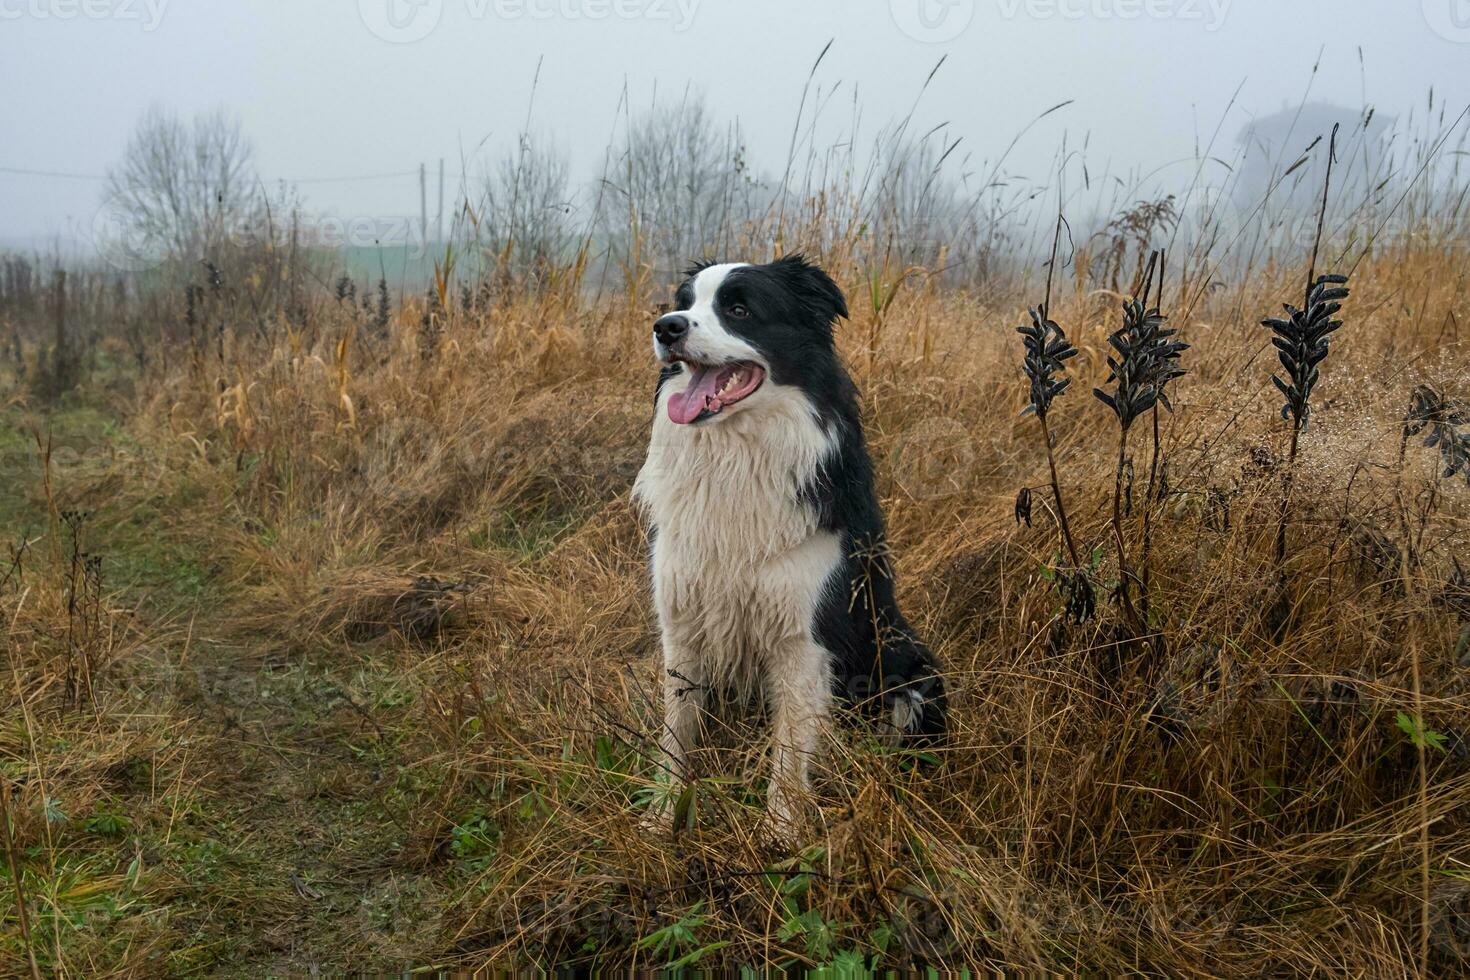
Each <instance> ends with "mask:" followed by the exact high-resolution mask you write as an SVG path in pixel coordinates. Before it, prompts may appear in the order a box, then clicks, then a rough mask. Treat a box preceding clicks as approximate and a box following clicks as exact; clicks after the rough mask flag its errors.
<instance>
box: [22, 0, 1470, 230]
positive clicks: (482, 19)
mask: <svg viewBox="0 0 1470 980" xmlns="http://www.w3.org/2000/svg"><path fill="white" fill-rule="evenodd" d="M390 5H393V9H392V10H390V9H389V7H390ZM395 12H396V14H397V15H398V19H397V20H394V19H393V18H392V17H391V16H390V15H391V14H393V13H395ZM395 25H396V26H395ZM419 34H423V35H424V36H422V37H417V35H419ZM380 35H381V36H380ZM385 38H386V39H385ZM829 38H831V39H834V40H835V43H834V44H833V46H832V49H831V51H830V52H829V54H828V56H827V58H826V60H825V61H824V62H823V64H822V66H821V69H820V72H819V74H818V80H819V81H820V82H821V84H822V85H823V86H824V88H825V89H831V87H832V86H834V85H837V84H838V83H839V82H840V83H841V87H840V88H838V89H837V95H836V97H835V98H834V99H833V101H832V103H831V107H830V108H829V112H831V113H833V114H834V115H835V116H836V117H839V119H840V121H842V122H843V123H845V122H846V121H847V119H848V118H850V114H851V108H850V107H851V101H852V94H853V89H852V87H853V86H856V87H857V93H858V100H859V102H860V103H861V105H862V114H863V122H864V126H865V127H867V129H868V131H869V132H871V131H872V130H873V129H874V128H876V127H877V126H878V125H881V124H882V123H884V122H888V121H891V120H893V119H895V118H897V117H900V116H902V115H903V114H904V113H906V112H907V111H908V109H909V107H910V106H911V105H912V104H913V101H914V99H915V98H916V96H917V95H918V93H919V90H920V87H921V85H922V83H923V81H924V78H925V76H926V75H927V74H928V72H929V70H930V69H931V68H932V67H933V66H934V64H935V62H936V61H937V60H938V59H939V58H940V56H941V55H948V60H947V61H946V63H945V64H944V66H943V67H942V69H941V70H940V71H939V73H938V74H937V75H936V77H935V78H934V80H933V82H932V84H931V85H930V87H929V89H928V91H927V92H926V93H925V94H924V96H923V98H922V100H921V101H920V103H919V110H918V119H919V120H920V121H921V123H923V124H924V126H925V128H927V126H928V125H934V124H937V123H940V122H946V121H947V122H948V123H950V125H951V127H952V129H953V132H954V135H957V136H963V137H964V140H965V142H964V146H965V147H966V148H967V149H968V151H969V152H970V153H972V154H974V155H975V156H976V157H977V158H979V157H992V158H993V157H994V156H995V155H996V154H998V153H1000V152H1001V151H1002V150H1003V149H1004V148H1005V146H1006V144H1008V143H1009V142H1010V141H1011V139H1012V137H1013V136H1014V135H1015V134H1016V133H1017V132H1018V131H1019V130H1020V129H1022V128H1023V127H1024V126H1025V125H1026V124H1027V123H1028V122H1029V121H1031V120H1032V119H1033V118H1034V117H1035V116H1036V115H1037V114H1038V113H1040V112H1042V111H1043V110H1045V109H1046V108H1047V107H1049V106H1052V105H1055V104H1056V103H1059V102H1062V101H1064V100H1067V99H1073V100H1075V102H1074V103H1073V104H1072V105H1070V106H1068V107H1067V108H1066V109H1064V110H1062V111H1060V112H1058V113H1056V114H1054V115H1052V116H1050V117H1048V118H1047V119H1046V120H1044V121H1043V122H1042V123H1041V124H1039V125H1038V126H1036V127H1035V128H1034V129H1033V130H1032V131H1031V132H1029V133H1028V134H1027V135H1026V136H1025V138H1024V139H1023V140H1022V142H1021V143H1020V145H1019V146H1018V147H1017V149H1016V151H1015V153H1014V154H1013V156H1012V158H1011V164H1012V168H1013V169H1015V170H1018V171H1021V172H1023V173H1024V172H1027V168H1040V169H1045V168H1046V166H1047V165H1048V161H1050V160H1051V159H1052V158H1053V157H1054V155H1055V153H1056V149H1057V147H1058V146H1059V145H1060V143H1061V140H1062V138H1063V136H1064V134H1065V135H1066V138H1067V140H1068V144H1069V145H1074V146H1075V145H1080V144H1081V143H1082V141H1083V139H1084V137H1085V138H1087V139H1088V140H1089V149H1088V159H1089V160H1090V161H1091V166H1092V167H1093V169H1094V171H1099V170H1102V169H1103V168H1104V167H1105V166H1110V168H1111V170H1113V171H1124V170H1127V169H1128V168H1130V167H1148V168H1152V167H1156V166H1159V165H1164V164H1168V163H1169V162H1171V161H1176V160H1185V159H1189V158H1192V156H1193V154H1194V150H1195V146H1196V140H1197V139H1198V140H1200V141H1204V140H1207V139H1208V138H1209V136H1210V134H1211V132H1212V131H1213V130H1214V129H1215V127H1216V125H1217V124H1218V123H1219V121H1220V118H1221V116H1222V113H1224V112H1225V110H1226V107H1227V104H1228V103H1229V102H1230V99H1231V96H1232V94H1233V93H1234V92H1235V91H1236V89H1237V88H1239V89H1240V95H1239V98H1238V101H1237V103H1236V106H1235V108H1234V109H1233V110H1232V111H1231V113H1230V115H1229V117H1228V119H1227V123H1226V127H1225V130H1226V132H1227V133H1228V134H1229V136H1230V138H1231V139H1233V135H1234V133H1235V131H1236V130H1238V129H1239V127H1240V126H1241V125H1242V124H1244V123H1246V122H1247V121H1248V120H1249V119H1250V118H1252V117H1253V116H1257V115H1264V114H1267V113H1271V112H1275V111H1278V110H1280V109H1282V108H1283V107H1284V106H1286V105H1288V104H1290V105H1295V104H1296V103H1297V102H1299V101H1301V100H1302V98H1303V97H1304V96H1305V95H1307V94H1308V92H1310V96H1311V98H1313V99H1316V100H1324V101H1331V102H1336V103H1339V104H1343V105H1347V106H1352V107H1358V106H1361V105H1363V104H1364V102H1365V101H1366V102H1367V103H1370V104H1373V105H1376V106H1378V107H1379V109H1380V111H1382V112H1385V113H1390V114H1393V115H1397V116H1401V117H1402V116H1406V115H1407V114H1408V112H1409V111H1410V110H1411V109H1413V108H1414V107H1416V106H1417V107H1420V108H1419V109H1418V111H1419V112H1421V113H1422V112H1423V109H1422V107H1423V106H1424V104H1425V100H1426V96H1427V94H1428V92H1429V90H1430V89H1431V87H1432V88H1433V89H1434V90H1435V91H1436V94H1437V96H1438V97H1439V98H1440V99H1443V100H1446V101H1448V103H1449V104H1450V115H1452V116H1453V115H1454V113H1456V112H1458V111H1459V109H1460V108H1463V107H1464V105H1465V103H1466V102H1467V101H1470V0H1422V2H1421V0H1394V2H1387V0H1371V2H1370V0H1351V2H1348V0H1339V2H1327V0H973V2H972V0H891V2H890V0H864V2H846V3H841V2H838V0H784V2H773V0H740V2H738V3H736V2H733V0H311V2H305V0H278V2H267V0H232V2H223V0H221V2H208V0H0V83H3V91H4V92H5V93H6V97H5V98H3V99H0V168H25V169H32V170H45V171H60V172H66V173H75V174H81V175H98V174H102V173H103V172H104V171H105V170H106V168H107V167H108V166H109V165H110V164H112V163H114V162H115V161H116V160H117V158H118V157H119V155H120V154H121V153H122V150H123V148H124V145H125V143H126V140H127V137H128V134H129V132H130V130H131V129H132V127H133V126H134V124H135V123H136V121H137V119H138V117H139V116H140V114H141V113H142V112H143V111H144V110H145V109H146V108H147V107H148V106H149V105H151V104H155V103H156V104H159V105H162V106H164V107H166V108H170V109H174V110H178V111H180V112H181V113H184V114H185V115H189V114H192V113H194V112H196V111H200V110H206V109H212V108H215V107H218V106H225V107H227V108H229V109H231V110H233V111H234V112H236V113H237V114H238V116H239V118H240V119H241V121H242V123H243V125H244V129H245V131H246V133H247V135H248V136H249V137H250V138H251V140H252V142H253V143H254V146H255V149H256V163H257V167H258V169H259V170H260V172H261V174H262V175H263V176H265V177H266V178H267V179H272V180H273V179H276V178H286V179H293V180H306V181H308V182H306V183H302V184H301V185H300V190H301V192H302V194H303V195H304V197H305V199H306V201H307V203H308V204H309V205H310V206H311V207H313V208H314V209H319V210H326V211H332V212H335V213H338V214H342V215H406V214H416V213H417V211H418V207H419V191H418V181H417V178H416V177H396V178H392V179H384V180H358V181H346V180H343V179H342V178H348V177H358V176H363V175H371V174H378V173H384V172H398V171H411V170H414V169H415V168H417V166H418V165H419V164H420V163H421V162H428V163H429V165H430V168H431V170H432V169H433V168H435V167H437V162H438V160H439V158H441V157H444V158H447V159H448V161H449V163H448V166H449V168H450V169H451V171H454V170H458V168H459V165H460V161H461V159H466V158H468V159H471V160H473V161H479V162H480V163H484V162H485V161H487V160H491V159H493V158H495V157H497V156H499V155H501V154H502V153H504V152H505V150H506V148H507V147H508V146H510V145H512V144H513V141H514V138H515V134H516V133H517V131H519V130H520V129H521V128H522V126H523V125H524V122H525V119H526V116H527V112H528V100H529V99H530V97H531V87H532V86H531V82H532V78H533V76H534V75H535V72H536V67H537V63H538V59H539V60H540V62H541V72H540V81H539V85H538V87H537V91H536V93H535V99H534V104H531V105H529V111H530V115H531V120H532V123H531V125H532V129H534V130H537V131H539V132H542V133H550V134H553V135H554V137H555V139H556V141H557V142H558V143H559V144H560V145H561V146H562V147H564V148H565V149H566V150H567V151H568V152H569V153H570V154H571V157H572V159H573V161H574V163H575V165H576V168H577V173H578V174H579V175H582V176H586V175H590V174H592V173H593V172H595V170H596V167H597V164H598V162H599V161H600V160H601V158H602V154H603V149H604V147H605V146H606V144H607V142H608V138H609V134H610V132H611V130H612V128H613V126H614V123H615V109H616V106H617V104H618V99H619V96H620V93H621V92H622V90H623V88H624V86H625V85H626V87H627V90H628V93H629V97H630V100H631V102H632V103H633V106H634V108H635V111H636V109H637V108H639V107H641V106H644V105H646V104H647V103H648V101H649V100H650V98H651V97H652V95H653V92H654V86H655V84H656V85H657V87H658V91H659V93H660V94H661V95H666V96H669V97H671V98H677V97H678V95H679V94H680V92H681V91H682V90H683V89H684V88H685V87H686V86H694V87H695V88H697V89H698V90H700V91H702V92H703V93H704V94H705V96H706V98H707V101H708V104H709V107H710V109H711V110H712V112H713V114H714V116H715V117H716V119H717V120H721V121H723V120H728V119H731V118H735V117H738V118H739V120H740V123H741V125H742V127H743V129H744V132H745V135H746V139H747V143H748V146H749V149H750V155H751V156H752V157H753V158H754V159H755V161H756V163H757V165H758V167H759V168H760V169H761V170H763V171H765V172H771V171H774V172H776V173H777V174H779V172H780V169H781V166H782V164H783V162H784V159H785V156H786V151H787V144H788V141H789V139H790V137H791V126H792V121H793V119H794V117H795V114H796V111H797V105H798V101H799V98H800V93H801V87H802V84H803V82H804V80H805V79H806V76H807V73H808V71H809V69H810V67H811V64H812V62H813V60H814V59H815V58H816V56H817V54H818V52H819V51H820V50H821V48H822V46H823V45H824V44H825V43H826V42H827V40H828V39H829ZM1360 48H1361V59H1362V61H1361V65H1360V61H1359V57H1360V55H1359V49H1360ZM1319 50H1322V54H1321V61H1320V68H1319V70H1318V71H1317V73H1316V74H1315V76H1313V73H1312V65H1313V63H1314V61H1316V60H1317V57H1318V52H1319ZM431 194H432V191H431ZM100 196H101V184H100V182H99V181H96V180H90V179H67V178H61V177H40V176H26V175H18V174H13V173H7V172H3V170H0V242H10V243H25V244H31V245H35V244H42V243H43V242H42V240H43V239H44V238H45V237H46V236H61V237H66V236H68V235H69V234H71V233H72V232H73V231H74V230H75V229H76V228H77V227H78V226H86V225H87V223H88V222H90V220H91V216H92V214H93V213H94V212H95V211H96V208H97V204H98V202H99V199H100Z"/></svg>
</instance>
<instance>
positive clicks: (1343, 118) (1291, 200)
mask: <svg viewBox="0 0 1470 980" xmlns="http://www.w3.org/2000/svg"><path fill="white" fill-rule="evenodd" d="M1334 124H1335V125H1337V126H1338V132H1337V163H1336V165H1335V166H1334V167H1333V171H1332V187H1333V192H1332V196H1333V198H1334V200H1335V201H1337V202H1343V203H1345V204H1347V206H1348V207H1349V208H1351V207H1355V206H1356V205H1357V204H1358V203H1359V202H1361V201H1362V200H1363V198H1364V196H1365V195H1366V194H1367V193H1368V192H1369V190H1370V189H1371V188H1372V187H1374V186H1376V185H1377V184H1378V183H1379V182H1381V181H1382V180H1383V178H1384V177H1385V176H1386V175H1387V162H1388V143H1389V141H1388V139H1387V137H1388V134H1389V132H1390V130H1391V129H1392V125H1393V117H1391V116H1386V115H1383V114H1382V113H1377V112H1373V111H1372V110H1371V109H1363V110H1357V109H1348V108H1346V107H1343V106H1335V105H1330V104H1328V103H1325V102H1308V103H1306V104H1305V105H1303V106H1301V107H1300V108H1289V109H1282V110H1281V111H1280V112H1274V113H1272V114H1271V115H1269V116H1262V117H1260V118H1259V119H1254V120H1252V121H1251V122H1249V123H1247V124H1246V125H1245V126H1243V127H1242V128H1241V130H1240V134H1239V135H1238V136H1237V137H1236V142H1237V144H1238V145H1239V146H1240V147H1241V153H1240V164H1239V169H1238V171H1237V173H1236V178H1235V182H1234V185H1233V192H1232V195H1231V196H1232V197H1233V198H1234V199H1235V203H1236V206H1237V207H1238V208H1240V209H1242V210H1243V211H1251V210H1253V209H1254V208H1256V207H1257V205H1259V204H1260V203H1261V200H1262V198H1264V197H1265V196H1266V192H1267V190H1270V191H1271V197H1270V201H1269V202H1268V204H1267V210H1268V211H1270V212H1271V213H1277V214H1279V213H1281V212H1282V211H1284V210H1288V209H1291V210H1295V209H1298V208H1303V207H1307V206H1313V202H1315V201H1316V200H1318V199H1319V197H1318V195H1320V194H1321V191H1322V177H1323V171H1324V168H1325V167H1326V165H1327V152H1326V150H1327V139H1328V137H1329V136H1330V135H1331V133H1332V127H1333V125H1334ZM1319 136H1320V137H1321V138H1322V142H1321V144H1319V145H1318V146H1317V147H1316V148H1315V149H1314V150H1313V151H1312V158H1311V162H1310V163H1308V164H1306V165H1304V166H1303V167H1301V168H1300V169H1299V170H1296V171H1295V172H1293V173H1292V174H1291V175H1290V176H1289V177H1285V178H1284V179H1282V175H1283V174H1285V173H1286V171H1287V170H1289V169H1290V168H1291V165H1292V164H1293V163H1295V162H1296V161H1297V160H1298V159H1300V158H1301V156H1302V153H1303V152H1304V151H1305V150H1306V148H1307V147H1308V146H1310V145H1311V143H1312V141H1313V140H1315V139H1317V138H1318V137H1319ZM1277 181H1279V183H1277V184H1276V186H1275V187H1274V188H1272V184H1273V183H1274V182H1277ZM1349 202H1351V203H1349Z"/></svg>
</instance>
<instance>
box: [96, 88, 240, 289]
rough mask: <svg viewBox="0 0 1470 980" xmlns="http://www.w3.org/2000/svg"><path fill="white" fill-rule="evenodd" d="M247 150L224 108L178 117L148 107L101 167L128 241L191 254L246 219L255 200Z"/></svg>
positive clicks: (218, 241)
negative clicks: (114, 159)
mask: <svg viewBox="0 0 1470 980" xmlns="http://www.w3.org/2000/svg"><path fill="white" fill-rule="evenodd" d="M252 162H253V153H252V150H251V146H250V143H249V141H248V140H247V139H246V138H245V136H244V134H243V133H242V131H241V129H240V124H239V122H238V120H236V119H235V118H233V117H232V116H229V115H228V114H226V113H225V112H223V111H215V112H211V113H206V114H202V115H199V116H196V117H195V118H194V119H192V120H190V121H188V122H185V121H183V120H181V119H180V118H179V117H178V116H176V115H174V114H172V113H169V112H166V111H164V110H163V109H161V108H158V107H156V106H155V107H154V108H151V109H149V110H148V111H147V112H146V113H145V114H144V116H143V118H142V119H141V120H139V122H138V126H137V129H135V130H134V132H133V135H132V137H131V138H130V139H129V140H128V146H127V151H126V153H125V154H124V156H123V160H122V162H121V163H120V164H119V165H117V166H116V167H114V168H112V169H111V170H109V171H108V177H107V195H108V203H109V206H110V207H111V208H112V209H114V211H115V212H116V214H117V216H118V217H119V220H120V221H122V222H123V224H124V226H125V227H124V228H123V229H122V230H123V231H124V233H125V234H126V236H127V238H128V240H129V241H130V242H132V243H133V244H134V247H137V248H143V249H147V250H148V251H149V252H152V253H156V254H158V255H160V256H162V257H167V258H169V259H173V260H176V261H180V262H192V261H197V260H199V259H201V258H204V257H205V256H207V255H209V254H211V252H212V251H213V250H215V249H217V248H218V247H219V246H220V245H222V244H223V243H224V242H225V241H226V240H227V239H228V238H229V236H230V235H231V234H232V233H233V231H235V230H236V229H237V228H238V227H239V226H240V225H241V224H243V223H244V222H246V221H247V220H248V219H249V217H250V215H251V209H252V206H253V203H254V201H255V184H256V176H255V173H254V168H253V166H252Z"/></svg>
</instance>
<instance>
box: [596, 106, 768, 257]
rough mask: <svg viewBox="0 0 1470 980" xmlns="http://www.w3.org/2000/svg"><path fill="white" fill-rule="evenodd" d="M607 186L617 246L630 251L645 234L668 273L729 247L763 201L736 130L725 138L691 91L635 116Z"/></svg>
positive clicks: (606, 205)
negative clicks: (737, 232) (675, 102)
mask: <svg viewBox="0 0 1470 980" xmlns="http://www.w3.org/2000/svg"><path fill="white" fill-rule="evenodd" d="M606 190H607V193H606V194H605V195H604V200H603V208H602V211H603V213H602V215H601V224H602V228H603V232H604V235H605V237H606V239H607V240H608V242H609V243H610V244H611V245H612V247H613V249H614V250H615V251H618V252H620V253H622V254H624V255H627V254H628V253H629V252H630V250H631V249H632V247H633V246H634V244H635V243H634V242H633V241H632V239H633V238H635V237H638V236H641V237H642V238H643V241H642V242H641V243H637V244H639V245H641V247H642V249H643V250H644V252H645V253H646V254H647V255H648V256H649V257H650V258H651V259H652V260H653V261H654V262H656V263H658V264H659V265H660V266H661V267H662V268H663V270H664V271H665V272H669V271H672V270H676V269H679V268H681V267H682V266H683V265H684V264H686V263H687V262H688V261H689V260H690V259H692V258H699V257H702V256H708V257H715V256H716V255H717V254H719V253H722V252H723V251H724V250H726V249H728V248H729V247H730V246H731V244H732V235H733V234H734V233H735V232H736V231H738V229H739V228H740V227H741V225H742V224H743V223H744V222H746V221H748V220H750V219H752V218H753V217H754V216H755V214H756V212H757V210H758V209H759V208H760V207H761V206H763V203H764V202H763V201H761V200H759V197H760V187H759V184H758V183H757V182H756V181H755V180H754V179H753V178H752V177H751V175H750V174H749V172H748V170H747V167H746V162H745V157H744V151H743V148H742V146H741V143H740V135H739V131H738V129H734V128H732V129H731V131H730V132H729V133H728V134H727V135H725V136H721V135H720V134H719V133H718V132H717V131H716V130H715V127H714V125H713V124H712V122H711V121H710V118H709V114H708V112H707V111H706V109H705V104H704V100H703V98H702V97H700V96H698V95H688V94H686V95H685V97H684V98H683V99H682V100H681V101H680V102H679V103H678V105H676V106H661V105H659V104H658V103H657V102H655V103H654V104H653V105H650V106H649V108H648V109H647V110H646V111H645V112H644V113H643V114H642V115H640V116H638V117H637V118H634V119H631V120H630V121H629V123H628V127H627V130H626V133H625V135H624V138H623V143H622V145H621V146H620V147H619V150H618V153H617V155H616V157H615V158H614V160H613V162H612V164H611V166H610V167H609V169H608V176H607V188H606Z"/></svg>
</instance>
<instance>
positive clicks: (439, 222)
mask: <svg viewBox="0 0 1470 980" xmlns="http://www.w3.org/2000/svg"><path fill="white" fill-rule="evenodd" d="M434 237H435V240H436V241H439V242H442V241H444V158H443V157H440V158H439V217H438V218H436V219H434Z"/></svg>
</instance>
